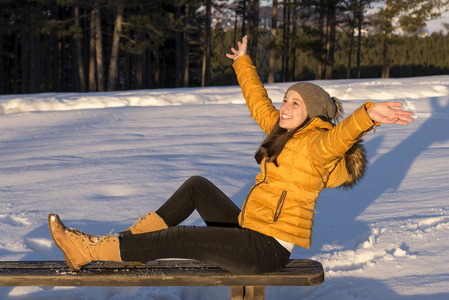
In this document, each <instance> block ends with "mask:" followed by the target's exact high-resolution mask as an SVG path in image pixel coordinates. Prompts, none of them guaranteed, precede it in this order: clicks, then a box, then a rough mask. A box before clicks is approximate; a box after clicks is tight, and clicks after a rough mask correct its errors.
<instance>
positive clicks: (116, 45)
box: [107, 0, 123, 91]
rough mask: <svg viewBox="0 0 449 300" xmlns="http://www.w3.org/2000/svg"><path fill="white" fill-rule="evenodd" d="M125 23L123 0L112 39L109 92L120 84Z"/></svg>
mask: <svg viewBox="0 0 449 300" xmlns="http://www.w3.org/2000/svg"><path fill="white" fill-rule="evenodd" d="M122 23H123V3H122V1H121V0H119V1H118V3H117V14H116V16H115V24H114V35H113V37H112V49H111V58H110V59H109V72H108V84H107V89H108V91H114V90H116V89H117V83H118V55H119V50H120V35H121V33H122Z"/></svg>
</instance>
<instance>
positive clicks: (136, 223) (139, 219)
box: [126, 215, 147, 231]
mask: <svg viewBox="0 0 449 300" xmlns="http://www.w3.org/2000/svg"><path fill="white" fill-rule="evenodd" d="M146 217H147V215H141V216H139V218H138V219H137V220H136V221H135V222H134V224H133V225H131V226H129V227H128V228H126V230H127V231H128V230H131V228H135V227H136V226H137V225H139V224H140V223H142V222H143V220H144V219H145V218H146Z"/></svg>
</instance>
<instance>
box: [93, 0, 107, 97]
mask: <svg viewBox="0 0 449 300" xmlns="http://www.w3.org/2000/svg"><path fill="white" fill-rule="evenodd" d="M93 10H94V22H95V34H94V36H95V54H96V58H97V60H96V61H97V84H98V91H104V90H105V88H104V70H103V38H102V35H101V15H100V2H99V1H95V2H94V7H93Z"/></svg>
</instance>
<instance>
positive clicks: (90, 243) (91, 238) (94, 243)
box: [67, 228, 118, 250]
mask: <svg viewBox="0 0 449 300" xmlns="http://www.w3.org/2000/svg"><path fill="white" fill-rule="evenodd" d="M113 231H114V229H112V230H111V232H109V233H108V234H106V235H103V236H99V235H93V234H88V233H84V232H82V231H81V230H78V229H75V228H67V232H70V233H73V234H74V235H76V236H78V237H80V238H84V239H85V240H86V241H87V245H86V250H87V249H89V248H92V247H98V246H100V244H101V243H103V242H104V241H106V242H108V241H109V240H110V239H112V238H117V237H118V235H117V234H112V232H113Z"/></svg>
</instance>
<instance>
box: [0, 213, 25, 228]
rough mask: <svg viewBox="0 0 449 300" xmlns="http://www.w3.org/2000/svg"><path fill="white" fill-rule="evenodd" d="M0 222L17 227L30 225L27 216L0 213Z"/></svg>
mask: <svg viewBox="0 0 449 300" xmlns="http://www.w3.org/2000/svg"><path fill="white" fill-rule="evenodd" d="M0 222H2V223H5V224H9V225H11V226H17V227H19V226H27V225H31V223H30V222H29V221H28V219H27V218H22V217H18V216H15V215H0Z"/></svg>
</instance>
